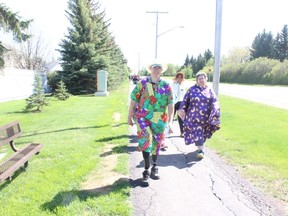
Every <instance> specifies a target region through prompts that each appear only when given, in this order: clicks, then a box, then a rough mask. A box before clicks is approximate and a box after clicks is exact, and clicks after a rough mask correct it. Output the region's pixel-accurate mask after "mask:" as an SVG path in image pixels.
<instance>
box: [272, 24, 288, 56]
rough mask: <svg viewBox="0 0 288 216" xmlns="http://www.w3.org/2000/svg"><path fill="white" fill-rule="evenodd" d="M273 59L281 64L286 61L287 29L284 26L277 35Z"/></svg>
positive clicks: (287, 46)
mask: <svg viewBox="0 0 288 216" xmlns="http://www.w3.org/2000/svg"><path fill="white" fill-rule="evenodd" d="M274 50H275V52H274V55H275V58H276V59H278V60H280V61H281V62H283V61H284V60H285V59H288V28H287V25H284V27H283V29H282V31H281V33H278V34H277V36H276V39H275V43H274Z"/></svg>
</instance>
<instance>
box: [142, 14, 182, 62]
mask: <svg viewBox="0 0 288 216" xmlns="http://www.w3.org/2000/svg"><path fill="white" fill-rule="evenodd" d="M146 13H156V37H155V39H156V40H155V59H157V54H158V53H157V52H158V38H159V37H160V36H162V35H164V34H166V33H168V32H170V31H172V30H174V29H176V28H184V26H175V27H173V28H171V29H169V30H167V31H165V32H163V33H161V34H158V14H159V13H168V12H160V11H147V12H146Z"/></svg>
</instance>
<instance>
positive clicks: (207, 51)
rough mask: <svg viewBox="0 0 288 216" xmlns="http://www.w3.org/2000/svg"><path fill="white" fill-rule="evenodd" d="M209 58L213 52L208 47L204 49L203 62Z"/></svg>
mask: <svg viewBox="0 0 288 216" xmlns="http://www.w3.org/2000/svg"><path fill="white" fill-rule="evenodd" d="M211 58H213V54H212V52H211V50H210V49H208V50H205V52H204V59H205V64H206V63H207V62H208V61H209V60H210V59H211Z"/></svg>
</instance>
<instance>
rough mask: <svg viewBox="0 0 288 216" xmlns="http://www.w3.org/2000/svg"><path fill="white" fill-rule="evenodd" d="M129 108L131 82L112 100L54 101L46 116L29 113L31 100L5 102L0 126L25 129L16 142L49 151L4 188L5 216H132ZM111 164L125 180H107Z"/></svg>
mask: <svg viewBox="0 0 288 216" xmlns="http://www.w3.org/2000/svg"><path fill="white" fill-rule="evenodd" d="M127 104H128V82H127V83H125V84H124V85H123V86H121V88H119V89H118V90H117V91H115V92H110V95H109V97H95V96H93V95H87V96H73V97H71V98H69V99H68V100H67V101H58V100H56V99H53V98H51V100H50V105H49V106H47V107H44V110H43V111H42V112H41V113H25V112H23V111H22V110H23V108H24V107H25V100H20V101H12V102H5V103H1V106H0V125H3V124H6V123H8V122H11V121H14V120H16V119H17V120H19V122H20V125H22V130H23V136H22V138H20V139H19V140H16V144H17V143H18V144H19V145H18V146H21V145H23V144H25V143H27V142H40V143H43V145H44V147H43V148H42V150H41V152H40V154H39V155H35V156H33V157H32V159H30V162H29V167H28V170H27V172H21V171H20V172H17V173H16V175H15V176H14V178H13V180H12V182H10V183H8V182H5V183H2V184H1V185H0V193H1V196H0V203H1V204H0V215H11V216H12V215H21V216H24V215H29V216H32V215H35V216H36V215H37V216H38V215H55V214H56V215H105V216H106V215H130V213H131V205H130V203H129V190H130V188H129V183H128V181H127V179H128V177H126V178H124V177H123V176H125V175H126V176H128V174H129V173H128V172H129V167H128V154H127V149H126V146H127V142H128V135H127V134H128V133H127V131H128V125H127V124H126V121H127V110H128V106H127ZM1 152H2V153H6V152H9V153H10V152H11V151H10V147H9V146H7V148H1V149H0V153H1ZM6 157H7V156H6ZM107 158H113V163H115V164H113V167H111V164H109V160H108V163H107ZM2 160H3V159H2ZM108 166H109V168H110V170H109V171H110V172H113V173H117V175H118V176H120V177H121V178H120V177H119V178H118V179H115V181H112V182H107V179H105V178H106V177H107V175H105V174H107V167H108ZM104 172H105V173H104ZM93 183H95V185H93ZM87 188H88V189H87ZM108 203H109V205H107V204H108Z"/></svg>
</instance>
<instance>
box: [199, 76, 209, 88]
mask: <svg viewBox="0 0 288 216" xmlns="http://www.w3.org/2000/svg"><path fill="white" fill-rule="evenodd" d="M206 82H207V79H206V77H205V76H204V75H200V76H198V77H197V84H198V85H200V86H204V85H205V84H206Z"/></svg>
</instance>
